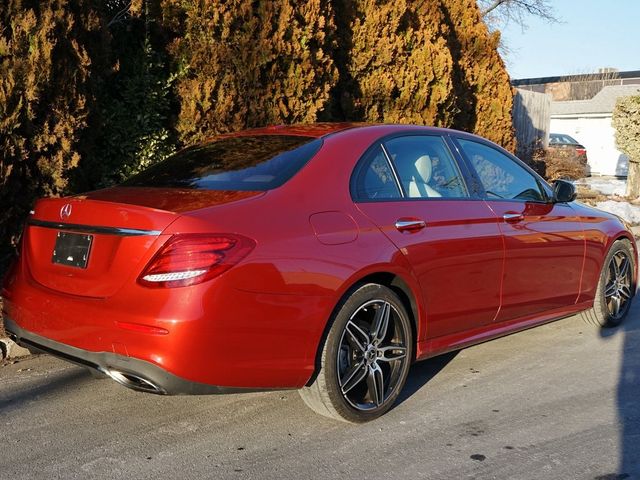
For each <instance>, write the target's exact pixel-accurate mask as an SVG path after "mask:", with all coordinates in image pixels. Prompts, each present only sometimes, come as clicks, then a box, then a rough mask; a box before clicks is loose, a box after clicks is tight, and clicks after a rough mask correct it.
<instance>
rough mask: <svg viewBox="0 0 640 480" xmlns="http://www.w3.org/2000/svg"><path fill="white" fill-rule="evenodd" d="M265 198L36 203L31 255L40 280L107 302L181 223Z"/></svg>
mask: <svg viewBox="0 0 640 480" xmlns="http://www.w3.org/2000/svg"><path fill="white" fill-rule="evenodd" d="M260 194H262V192H234V191H194V190H179V189H154V188H132V187H115V188H110V189H105V190H99V191H96V192H92V193H89V194H85V195H80V196H75V197H69V198H48V199H43V200H40V201H38V202H37V203H36V206H35V208H34V211H33V213H32V215H31V216H30V217H29V219H28V221H27V227H26V229H25V236H24V240H23V252H24V255H25V256H26V262H27V265H28V268H29V271H30V273H31V275H32V277H33V278H34V279H35V281H36V282H38V283H40V284H41V285H43V286H45V287H47V288H50V289H51V290H55V291H58V292H63V293H66V294H71V295H78V296H84V297H94V298H104V297H109V296H111V295H113V294H114V293H116V291H117V290H118V289H119V288H120V287H121V286H122V285H123V284H124V283H126V282H128V281H133V280H135V278H136V276H137V275H138V274H139V272H140V271H141V270H142V269H143V268H144V266H145V265H146V263H147V262H148V261H149V259H150V258H151V256H152V255H153V254H154V253H155V252H156V251H157V250H158V248H160V247H161V246H162V244H164V242H165V241H166V240H167V238H168V237H169V235H162V231H163V230H165V229H166V228H167V227H168V226H169V225H170V224H172V223H173V222H174V221H175V220H176V219H177V218H179V217H180V216H181V215H183V214H185V213H188V212H190V211H194V210H198V209H201V208H205V207H211V206H215V205H222V204H227V203H231V202H235V201H241V200H243V199H247V198H250V197H253V196H257V195H260Z"/></svg>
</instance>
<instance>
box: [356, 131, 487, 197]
mask: <svg viewBox="0 0 640 480" xmlns="http://www.w3.org/2000/svg"><path fill="white" fill-rule="evenodd" d="M400 137H439V138H440V139H441V140H442V143H443V144H444V146H445V148H446V149H447V150H448V152H449V154H450V156H451V160H452V161H453V162H454V166H455V167H456V168H457V170H458V173H459V174H460V180H461V181H462V184H463V186H464V188H465V190H466V191H467V194H468V196H467V197H408V196H406V193H405V191H404V188H403V187H402V184H401V183H400V180H399V177H398V174H397V172H396V168H395V165H394V164H393V162H392V161H391V158H390V157H389V154H388V152H387V149H386V148H385V146H384V144H385V142H387V141H389V140H393V139H395V138H400ZM448 137H449V134H448V133H446V132H430V131H420V130H407V131H401V132H394V133H391V134H388V135H384V136H382V137H380V138H377V139H376V140H375V141H374V142H373V143H372V144H371V145H370V146H369V147H368V148H367V149H366V150H365V151H364V153H363V154H362V155H361V156H360V158H359V159H358V161H357V162H356V164H355V167H354V168H353V171H352V172H351V178H350V180H349V192H350V194H351V201H353V202H354V203H380V202H386V203H392V202H434V201H435V202H439V201H440V202H441V201H456V202H458V201H460V202H467V201H477V200H479V199H482V197H481V196H480V195H478V193H477V192H476V190H475V188H474V189H472V188H470V186H471V185H472V183H471V181H472V180H474V177H473V174H472V172H473V171H470V170H469V166H468V165H467V164H466V161H465V160H464V159H462V158H461V156H460V155H457V154H456V152H454V151H453V149H452V148H451V144H450V141H449V138H448ZM378 146H379V147H381V148H382V151H383V152H384V155H385V157H386V158H387V162H388V163H389V165H390V168H391V171H392V172H393V176H394V179H395V181H396V186H397V187H398V190H399V192H400V195H401V196H400V197H398V198H378V199H376V198H360V197H358V195H357V192H358V190H357V185H356V182H357V179H358V176H359V175H360V172H361V170H362V169H363V168H364V166H365V164H366V159H367V156H368V155H369V154H370V152H371V151H372V150H374V149H375V148H376V147H378ZM480 190H483V189H480ZM482 193H484V191H482Z"/></svg>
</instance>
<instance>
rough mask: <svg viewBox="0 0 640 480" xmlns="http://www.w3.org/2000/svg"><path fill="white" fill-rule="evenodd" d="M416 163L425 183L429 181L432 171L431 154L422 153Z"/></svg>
mask: <svg viewBox="0 0 640 480" xmlns="http://www.w3.org/2000/svg"><path fill="white" fill-rule="evenodd" d="M414 165H415V167H416V170H417V171H418V175H420V176H421V177H422V181H423V182H424V183H429V180H431V172H432V167H431V158H429V155H422V156H421V157H418V159H417V160H416V161H415V163H414Z"/></svg>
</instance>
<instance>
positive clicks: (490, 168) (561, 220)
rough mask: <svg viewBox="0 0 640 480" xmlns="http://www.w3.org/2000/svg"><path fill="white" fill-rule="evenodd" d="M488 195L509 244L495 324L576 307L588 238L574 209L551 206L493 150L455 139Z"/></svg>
mask: <svg viewBox="0 0 640 480" xmlns="http://www.w3.org/2000/svg"><path fill="white" fill-rule="evenodd" d="M457 142H458V144H459V145H460V147H461V149H462V151H463V152H464V154H465V156H466V157H467V159H468V160H469V161H470V163H471V165H472V166H473V168H474V169H475V171H476V172H477V174H478V177H479V179H480V181H481V183H482V185H483V187H484V189H485V191H486V203H487V205H488V206H489V208H491V210H492V211H493V212H494V213H495V214H496V216H497V217H498V219H499V222H500V223H499V225H500V230H501V232H502V234H503V235H504V240H505V267H504V278H503V288H502V306H501V308H500V313H499V315H498V317H497V319H496V320H497V321H505V320H511V319H514V318H520V317H524V316H527V315H533V314H536V313H539V312H542V311H546V310H551V309H554V308H561V307H566V306H569V305H573V304H574V303H575V302H576V301H577V298H578V294H579V291H580V277H581V274H582V266H583V259H584V248H585V244H584V234H583V231H582V224H581V222H580V219H579V218H578V216H577V215H576V213H575V212H574V210H573V209H572V207H571V205H570V204H566V203H552V202H551V201H550V199H549V198H548V197H549V195H548V193H547V190H546V189H545V188H544V187H543V185H542V183H541V182H540V181H539V180H538V179H537V178H536V176H535V175H533V174H532V173H531V172H529V171H528V170H527V169H526V168H525V167H523V166H522V165H520V164H519V163H518V162H516V161H515V160H513V159H512V158H510V157H509V156H507V155H505V154H503V153H502V152H500V151H499V150H497V149H496V148H493V147H491V146H490V145H487V144H484V143H480V142H476V141H472V140H469V139H462V138H459V139H457Z"/></svg>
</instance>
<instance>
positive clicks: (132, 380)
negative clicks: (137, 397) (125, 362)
mask: <svg viewBox="0 0 640 480" xmlns="http://www.w3.org/2000/svg"><path fill="white" fill-rule="evenodd" d="M100 371H102V372H103V373H105V374H107V375H108V376H109V377H111V378H112V379H113V380H115V381H116V382H118V383H119V384H120V385H123V386H125V387H127V388H130V389H132V390H137V391H139V392H146V393H156V394H159V395H166V393H167V392H166V391H165V390H164V389H163V388H162V387H160V386H158V385H156V384H155V383H153V382H152V381H150V380H148V379H146V378H143V377H141V376H139V375H136V374H135V373H130V372H122V371H120V370H112V369H104V370H103V369H100Z"/></svg>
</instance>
